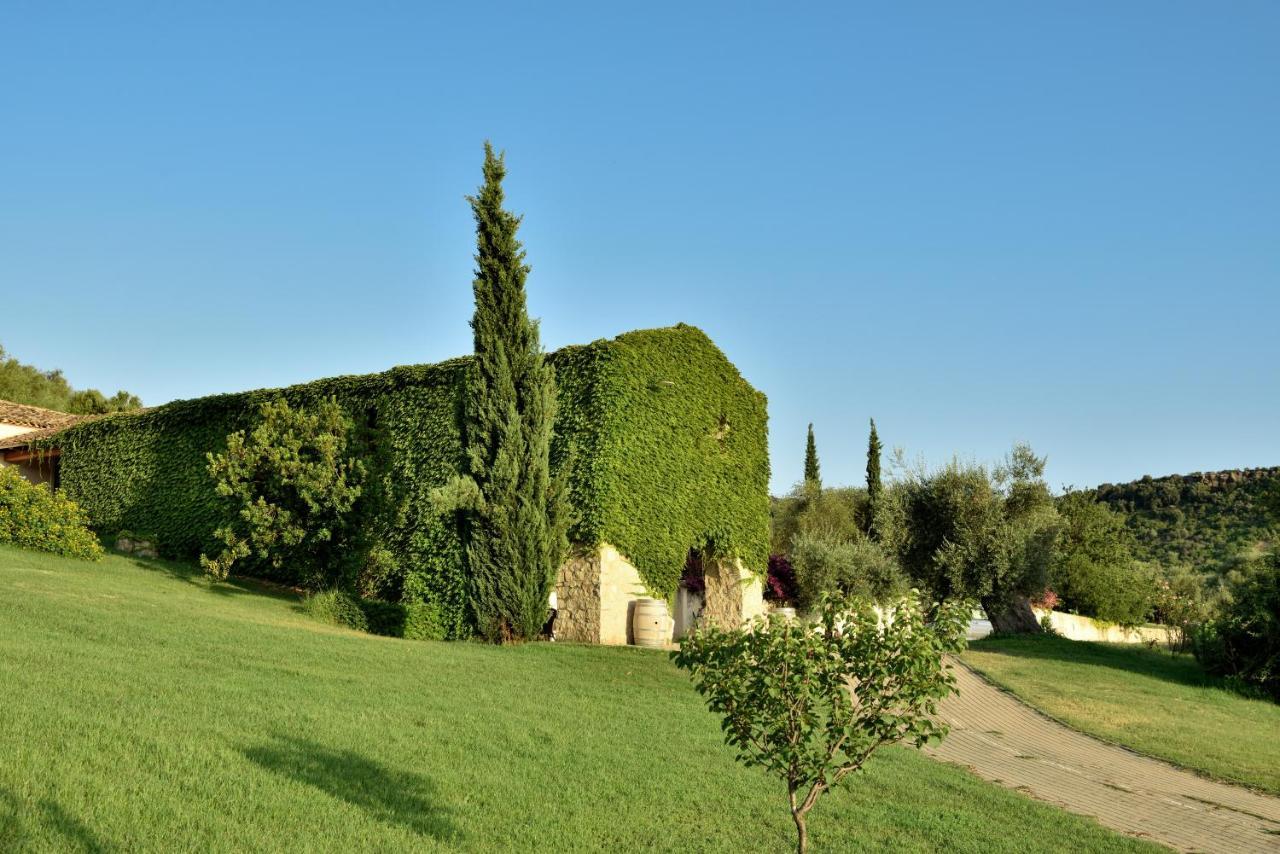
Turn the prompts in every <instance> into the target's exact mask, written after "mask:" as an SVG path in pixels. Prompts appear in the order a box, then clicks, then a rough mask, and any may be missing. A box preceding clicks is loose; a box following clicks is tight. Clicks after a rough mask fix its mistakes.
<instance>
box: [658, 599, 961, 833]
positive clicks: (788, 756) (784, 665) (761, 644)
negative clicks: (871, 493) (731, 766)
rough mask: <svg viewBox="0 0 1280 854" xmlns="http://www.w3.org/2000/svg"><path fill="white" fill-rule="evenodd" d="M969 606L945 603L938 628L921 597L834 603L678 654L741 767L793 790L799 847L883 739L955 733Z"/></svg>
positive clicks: (694, 640)
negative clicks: (809, 619)
mask: <svg viewBox="0 0 1280 854" xmlns="http://www.w3.org/2000/svg"><path fill="white" fill-rule="evenodd" d="M971 607H972V606H971V605H970V604H969V603H967V602H952V603H948V604H944V605H941V606H940V607H939V608H938V609H937V610H936V612H935V614H934V618H933V620H932V622H930V621H928V620H926V616H925V615H926V608H925V607H923V606H922V604H921V602H920V600H919V598H918V596H917V594H915V593H914V592H913V593H912V594H910V595H909V596H907V597H905V598H903V599H902V600H900V601H899V602H898V603H897V604H894V605H890V606H888V607H887V608H885V609H884V610H883V611H882V612H877V610H876V609H875V607H874V606H873V605H872V603H871V602H870V601H869V600H867V599H858V598H854V599H843V598H833V597H827V598H826V599H824V600H823V602H822V607H821V620H820V621H819V622H818V623H817V624H816V625H812V624H807V623H801V622H795V621H790V622H789V621H786V620H784V619H782V618H781V617H779V616H777V615H774V616H773V617H771V618H770V619H769V621H768V622H767V623H763V624H761V623H757V624H755V625H753V626H751V627H747V628H740V629H731V630H727V631H726V630H721V629H717V628H706V629H703V630H701V631H698V632H696V633H694V634H693V635H692V636H690V637H688V638H686V639H685V640H684V641H683V643H682V645H681V648H680V649H679V650H678V651H677V652H674V653H672V658H673V660H674V661H675V663H676V664H677V665H678V666H680V667H682V668H685V669H687V670H689V671H690V673H691V675H692V677H693V681H694V685H695V687H696V688H697V690H698V692H699V693H700V694H702V695H703V696H704V697H705V698H706V701H707V706H708V707H709V708H710V710H711V711H712V712H714V713H716V714H720V715H723V716H724V723H723V729H724V732H725V741H726V742H727V743H728V744H729V745H731V746H732V747H734V748H736V749H737V751H738V761H740V762H743V763H744V764H746V765H749V766H757V767H761V768H764V769H765V770H766V771H768V772H770V773H772V774H775V775H777V776H779V777H781V778H782V779H783V780H784V781H785V782H786V784H787V797H788V803H789V805H790V809H791V818H792V821H793V822H794V823H795V826H796V835H797V844H796V850H797V851H799V852H801V854H803V852H804V851H806V850H807V849H808V843H809V836H808V829H807V825H806V821H807V818H808V814H809V810H811V809H813V805H814V804H815V803H817V801H818V798H819V797H821V795H822V794H823V792H826V791H828V790H829V789H831V788H833V787H834V786H837V785H839V784H840V782H841V781H842V780H843V779H844V778H845V777H847V776H849V775H850V774H852V773H854V772H855V771H857V770H859V769H860V768H862V766H863V763H865V762H866V761H867V759H868V758H870V756H871V754H872V753H873V752H875V750H876V749H877V748H878V747H880V746H881V745H883V744H893V743H896V742H905V743H907V744H911V745H913V746H915V747H922V746H923V745H924V744H926V743H927V742H929V741H935V740H939V739H941V738H942V737H943V736H944V735H945V734H946V731H947V730H946V726H945V725H943V724H940V723H938V722H937V721H936V720H934V719H933V716H934V715H936V714H937V712H938V703H939V702H940V701H941V700H942V699H943V698H944V697H946V696H947V695H948V694H949V693H951V692H952V691H953V690H954V686H955V677H954V676H953V675H952V674H951V672H950V667H949V666H948V665H947V664H946V663H945V661H944V658H943V657H944V656H945V655H946V654H947V653H954V652H958V651H960V650H961V649H962V648H963V647H964V642H965V641H964V636H965V629H966V627H967V626H968V623H969V612H970V610H971Z"/></svg>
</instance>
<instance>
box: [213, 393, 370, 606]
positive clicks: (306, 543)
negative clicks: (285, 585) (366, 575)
mask: <svg viewBox="0 0 1280 854" xmlns="http://www.w3.org/2000/svg"><path fill="white" fill-rule="evenodd" d="M259 415H260V420H259V421H258V424H257V425H256V426H255V427H254V428H253V430H252V431H251V432H250V433H248V434H247V435H246V433H245V432H244V431H243V430H241V431H238V432H236V433H232V434H231V435H230V436H228V437H227V450H226V451H225V452H224V453H221V454H213V453H210V454H208V460H209V474H210V475H211V476H212V477H213V479H214V481H215V482H216V489H217V493H218V495H220V496H222V497H223V498H224V499H227V501H228V503H229V504H230V505H231V506H232V508H234V510H235V513H236V515H237V516H238V519H237V520H236V521H235V522H232V523H231V524H228V525H224V526H223V527H221V528H219V529H218V530H217V531H216V532H215V536H216V537H217V538H218V539H219V540H221V541H222V543H223V549H222V552H221V553H220V554H219V555H218V556H217V557H214V558H210V557H208V556H206V555H203V554H202V555H200V565H201V566H203V567H204V568H205V569H206V570H207V571H208V572H209V573H210V574H211V575H213V576H214V577H215V578H226V577H227V575H228V574H229V573H230V571H231V567H232V565H233V564H234V563H236V562H237V561H239V560H242V559H244V558H248V557H250V556H253V557H255V558H257V559H258V561H259V562H260V563H262V564H267V565H270V566H271V567H272V568H274V569H275V570H280V569H281V568H282V567H284V566H285V565H286V564H287V565H288V566H289V570H290V572H291V573H293V575H294V577H295V578H296V579H297V580H298V581H299V582H301V583H302V585H303V586H304V587H308V588H311V589H319V588H322V587H325V586H330V585H334V584H338V583H342V582H346V583H349V580H348V579H346V578H343V577H342V574H341V572H340V568H339V564H340V562H341V561H342V560H343V559H344V558H349V557H350V555H349V554H344V552H349V546H350V542H349V541H350V539H351V538H350V536H349V535H350V533H351V531H350V528H351V526H350V524H349V522H350V520H349V518H348V515H349V514H350V512H351V509H352V507H353V506H354V505H355V502H356V499H357V498H359V497H360V484H361V481H362V480H363V479H364V474H365V465H364V463H363V462H362V461H360V460H359V459H355V458H352V457H348V456H347V446H348V444H349V442H350V434H351V429H352V425H351V421H350V420H349V419H348V418H347V417H346V415H345V414H344V413H343V411H342V408H341V407H340V406H338V402H337V400H335V399H333V398H330V399H329V400H326V401H324V402H323V403H321V404H320V405H319V406H317V407H316V409H315V411H314V413H313V412H308V411H307V410H305V409H301V408H298V409H295V408H294V407H291V406H290V405H289V403H288V401H286V400H284V399H283V398H281V399H279V400H275V401H272V402H269V403H264V404H263V405H262V409H261V410H260V413H259Z"/></svg>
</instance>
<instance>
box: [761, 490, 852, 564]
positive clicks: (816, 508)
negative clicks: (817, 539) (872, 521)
mask: <svg viewBox="0 0 1280 854" xmlns="http://www.w3.org/2000/svg"><path fill="white" fill-rule="evenodd" d="M769 510H770V513H769V515H770V524H771V528H770V531H771V533H770V543H769V547H770V549H771V550H772V552H773V553H774V554H789V553H790V552H791V544H792V541H793V540H794V539H795V538H796V536H797V535H799V534H802V533H809V534H821V535H822V536H824V537H826V538H828V539H833V540H844V541H850V540H859V539H862V537H863V536H864V531H865V530H866V525H867V519H868V503H867V493H866V491H865V490H862V489H856V488H853V487H825V488H814V487H813V486H811V485H809V484H803V483H802V484H799V485H797V486H796V487H795V488H794V489H793V490H792V491H791V492H790V493H788V494H787V495H784V496H782V497H781V498H774V499H772V500H771V502H770V508H769Z"/></svg>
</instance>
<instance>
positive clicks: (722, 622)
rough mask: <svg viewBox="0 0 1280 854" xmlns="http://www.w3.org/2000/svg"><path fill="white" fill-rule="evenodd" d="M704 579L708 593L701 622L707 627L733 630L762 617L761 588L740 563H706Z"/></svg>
mask: <svg viewBox="0 0 1280 854" xmlns="http://www.w3.org/2000/svg"><path fill="white" fill-rule="evenodd" d="M703 576H704V578H705V579H706V584H707V590H706V594H705V596H706V598H705V603H704V605H703V608H702V620H703V622H704V623H706V624H707V625H713V626H719V627H721V628H734V627H737V626H740V625H742V624H743V623H745V622H749V621H751V620H753V619H755V618H756V617H758V616H760V615H762V614H764V613H765V604H764V586H763V584H762V583H761V581H760V579H759V578H757V577H756V576H755V575H754V574H752V573H750V572H748V571H747V570H746V569H744V568H743V566H742V562H741V561H737V560H732V561H731V560H708V561H705V563H704V564H703Z"/></svg>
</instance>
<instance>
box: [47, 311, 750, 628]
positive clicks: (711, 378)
mask: <svg viewBox="0 0 1280 854" xmlns="http://www.w3.org/2000/svg"><path fill="white" fill-rule="evenodd" d="M549 360H550V362H551V364H552V365H553V366H554V367H555V369H556V376H557V383H558V387H559V398H560V414H559V418H558V420H557V424H556V439H555V442H554V445H553V448H552V458H553V465H555V466H556V467H557V469H558V470H559V469H563V467H565V466H568V467H569V484H570V491H571V495H572V499H573V502H572V503H573V507H574V512H575V522H574V525H573V528H572V529H571V539H572V540H573V541H574V542H575V543H578V544H581V545H586V546H594V545H597V544H599V543H601V542H608V543H611V544H612V545H614V546H615V547H617V548H618V550H619V551H620V552H621V553H622V554H623V555H625V556H626V557H627V558H628V559H630V560H631V561H632V562H633V563H634V564H635V566H636V568H637V569H638V570H639V572H640V575H641V577H642V578H643V580H644V581H645V583H646V585H648V587H649V588H650V590H651V592H653V593H655V594H657V595H662V596H668V595H671V594H673V593H674V592H675V588H676V584H677V582H678V581H679V578H680V573H681V571H682V569H683V567H684V564H685V560H686V557H687V555H688V553H689V550H690V549H693V548H712V549H714V550H716V551H718V552H721V553H726V554H732V555H736V556H738V557H741V558H742V560H743V561H744V563H745V564H746V565H747V566H748V567H749V568H751V569H752V570H754V571H757V572H763V570H764V567H765V562H766V560H767V553H768V535H769V530H768V527H769V522H768V520H769V496H768V479H769V461H768V449H767V434H766V431H767V422H766V414H765V399H764V395H762V394H760V393H759V392H757V391H756V390H754V389H753V388H751V386H750V385H749V384H748V383H747V382H746V381H745V380H744V379H743V378H742V376H741V375H740V374H739V373H738V371H737V369H736V368H735V367H734V366H733V365H732V363H730V362H729V361H728V360H727V359H726V358H725V357H724V355H723V354H722V353H721V352H720V351H719V349H718V348H716V346H715V345H714V344H713V343H712V342H711V340H710V339H709V338H708V337H707V336H706V335H705V334H704V333H703V332H702V331H701V330H698V329H696V328H694V327H691V326H684V325H680V326H675V327H672V328H667V329H654V330H643V331H639V332H631V333H627V334H625V335H622V336H620V337H618V338H614V339H611V340H600V341H596V342H594V343H592V344H588V345H584V346H578V347H568V348H565V349H563V350H560V351H558V352H556V353H553V354H551V355H550V356H549ZM468 361H469V360H468V359H467V358H462V359H454V360H451V361H448V362H441V363H439V364H436V365H422V366H410V367H400V368H394V369H392V370H390V371H386V372H384V373H381V374H372V375H368V376H349V377H337V378H334V379H325V380H318V381H316V382H312V383H307V384H305V385H298V386H291V387H289V388H286V389H264V390H259V391H251V392H244V393H240V394H225V395H217V396H214V397H205V398H199V399H196V400H184V401H177V402H174V403H170V404H167V405H165V406H160V407H157V408H154V409H149V410H144V411H142V412H138V413H121V414H117V415H109V416H105V417H103V418H99V419H97V420H93V421H87V422H84V423H82V424H78V425H75V426H73V427H71V428H69V429H68V430H66V431H64V432H62V433H60V434H58V435H57V436H55V437H51V438H50V439H47V440H45V444H46V445H47V446H49V447H53V446H57V447H60V448H61V450H62V456H61V467H62V468H61V482H62V489H63V490H64V491H65V492H66V494H67V496H68V497H70V498H71V499H73V500H75V501H76V502H77V503H79V504H80V506H81V507H83V508H84V509H85V511H86V512H87V513H88V515H89V518H90V520H91V522H92V524H93V526H94V528H95V529H96V530H98V531H99V532H100V533H103V534H114V533H115V532H117V531H120V530H125V529H130V530H145V531H149V532H153V533H154V535H155V538H156V543H157V547H158V548H159V549H160V551H161V553H162V554H164V555H166V556H168V557H175V558H193V557H195V556H196V555H198V554H200V552H201V551H209V550H210V549H214V548H216V546H217V543H216V542H215V541H214V540H213V531H214V530H215V529H216V528H217V527H219V526H220V525H222V524H223V523H224V521H225V520H224V515H223V514H224V513H225V512H226V509H225V507H224V505H223V504H222V503H221V502H220V501H219V500H218V499H217V496H216V495H215V493H214V490H213V482H212V480H211V479H210V477H209V475H208V472H207V471H206V461H205V454H206V453H208V452H210V451H212V452H215V453H218V452H220V451H222V450H224V449H225V448H226V437H227V435H228V434H229V433H231V432H233V431H236V430H244V429H249V428H250V427H251V426H252V423H253V420H254V418H255V417H256V413H257V412H258V410H259V408H260V406H261V404H262V403H264V402H266V401H268V400H272V399H275V398H276V397H284V398H285V399H286V400H288V401H289V403H290V404H291V405H293V406H302V407H310V406H313V405H316V404H318V403H319V402H320V401H322V400H324V399H326V398H328V397H330V396H332V397H334V398H336V399H337V400H338V402H339V403H340V404H341V405H342V407H343V408H344V409H345V410H346V411H347V413H348V415H350V417H351V418H352V420H353V421H354V422H355V423H356V425H357V427H358V430H359V432H360V433H361V437H362V438H361V445H362V447H363V448H364V453H365V454H366V455H367V457H368V461H369V468H370V471H371V479H372V481H373V485H372V487H371V488H370V489H369V490H368V491H369V492H370V493H371V494H372V495H373V496H376V500H371V502H370V505H369V506H370V507H371V508H372V511H371V513H370V516H369V519H368V523H367V524H368V527H369V529H370V532H371V534H372V538H373V539H374V540H376V541H377V542H378V543H379V544H380V545H382V546H383V547H384V548H385V549H386V550H387V551H389V552H390V553H391V554H392V556H393V557H394V560H395V562H396V564H397V565H398V567H399V572H400V573H401V576H400V583H399V597H400V598H401V600H402V601H404V602H409V603H427V604H430V605H433V606H434V607H435V608H436V609H437V610H438V613H439V615H440V622H441V624H442V626H443V627H444V630H445V631H446V632H447V634H448V635H449V636H450V637H459V636H462V635H465V634H467V633H468V631H469V625H470V622H469V615H468V611H467V583H466V582H467V579H466V569H465V564H464V557H463V551H462V545H461V542H460V540H459V537H458V531H457V523H456V520H455V519H454V518H452V517H449V516H441V515H439V514H438V513H437V512H436V511H435V510H434V509H433V507H432V503H431V500H430V493H431V490H432V489H434V488H435V487H438V486H440V485H442V484H444V483H445V482H446V481H447V480H448V479H449V478H450V477H452V476H454V475H456V474H458V473H459V472H460V471H461V469H462V454H463V446H462V438H461V435H460V431H459V424H460V418H459V415H460V412H459V407H460V406H461V401H462V391H463V383H464V381H465V374H466V370H465V369H466V365H467V363H468Z"/></svg>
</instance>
